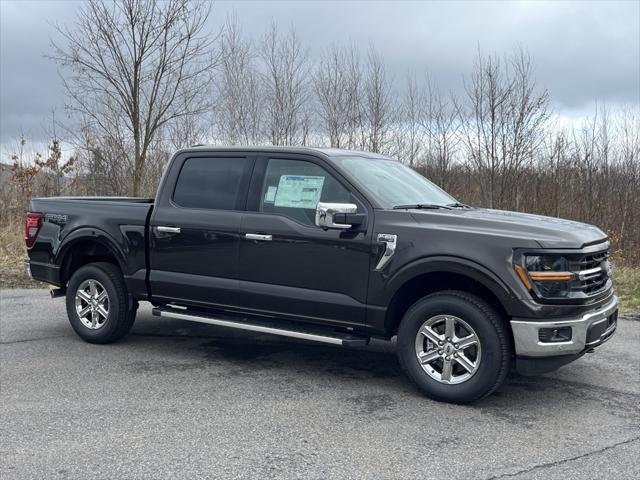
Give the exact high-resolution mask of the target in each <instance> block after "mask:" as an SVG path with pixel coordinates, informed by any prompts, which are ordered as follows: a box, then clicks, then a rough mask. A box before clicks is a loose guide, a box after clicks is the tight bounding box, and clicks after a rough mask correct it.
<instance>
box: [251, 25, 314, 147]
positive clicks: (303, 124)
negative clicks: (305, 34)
mask: <svg viewBox="0 0 640 480" xmlns="http://www.w3.org/2000/svg"><path fill="white" fill-rule="evenodd" d="M260 53H261V57H262V60H263V62H264V73H263V80H264V83H265V87H266V88H265V91H264V98H263V101H264V103H265V107H266V112H265V129H266V131H267V134H268V136H269V138H270V140H271V143H272V144H273V145H295V144H299V143H304V139H305V138H306V135H307V134H308V120H309V117H308V115H307V112H306V109H305V102H306V101H307V100H308V96H309V91H308V90H309V88H308V85H307V79H308V77H309V68H308V62H307V54H306V52H305V51H304V49H303V47H302V44H301V42H300V38H299V37H298V34H297V33H296V31H295V30H294V29H293V28H291V30H289V32H288V33H287V34H285V35H284V36H281V35H280V34H279V33H278V27H277V25H276V24H275V23H273V24H272V25H271V28H270V30H269V31H268V32H267V33H266V35H265V36H264V38H263V40H262V45H261V52H260Z"/></svg>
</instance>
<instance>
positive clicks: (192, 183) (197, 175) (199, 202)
mask: <svg viewBox="0 0 640 480" xmlns="http://www.w3.org/2000/svg"><path fill="white" fill-rule="evenodd" d="M246 162H247V159H246V158H189V159H187V160H186V161H185V162H184V164H183V165H182V170H180V175H179V176H178V181H177V182H176V188H175V190H174V193H173V201H174V202H175V203H176V204H178V205H180V206H181V207H187V208H208V209H214V210H235V208H236V204H237V198H238V191H239V189H240V180H241V179H242V174H243V172H244V168H245V166H246Z"/></svg>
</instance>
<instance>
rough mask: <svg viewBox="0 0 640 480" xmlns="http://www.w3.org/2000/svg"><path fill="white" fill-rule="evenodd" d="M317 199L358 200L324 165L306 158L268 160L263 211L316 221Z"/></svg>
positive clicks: (330, 200) (301, 220)
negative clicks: (308, 160)
mask: <svg viewBox="0 0 640 480" xmlns="http://www.w3.org/2000/svg"><path fill="white" fill-rule="evenodd" d="M318 202H332V203H355V204H356V205H358V204H359V203H358V202H357V201H356V200H355V197H354V196H353V195H352V194H351V193H350V192H349V191H348V190H347V189H346V188H345V187H343V186H342V184H340V182H338V181H337V180H336V179H335V178H334V177H333V176H332V175H331V174H329V173H328V172H327V171H326V170H325V169H324V168H322V167H320V166H319V165H316V164H315V163H311V162H306V161H304V160H275V159H272V160H269V163H268V165H267V171H266V173H265V181H264V185H263V187H262V194H261V197H260V211H261V212H266V213H276V214H280V215H285V216H287V217H290V218H293V219H294V220H297V221H299V222H301V223H304V224H307V225H315V216H316V205H317V204H318Z"/></svg>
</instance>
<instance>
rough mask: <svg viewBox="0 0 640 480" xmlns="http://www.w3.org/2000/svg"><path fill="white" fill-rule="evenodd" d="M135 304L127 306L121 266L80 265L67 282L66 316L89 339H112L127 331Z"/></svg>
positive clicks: (106, 340)
mask: <svg viewBox="0 0 640 480" xmlns="http://www.w3.org/2000/svg"><path fill="white" fill-rule="evenodd" d="M135 315H136V308H135V306H132V307H129V299H128V295H127V288H126V285H125V283H124V279H123V278H122V273H121V272H120V269H119V268H118V267H117V266H115V265H113V264H111V263H106V262H98V263H90V264H88V265H85V266H83V267H81V268H79V269H78V270H77V271H76V272H75V273H74V274H73V275H72V276H71V280H69V285H68V286H67V316H68V317H69V322H70V323H71V326H72V327H73V329H74V330H75V332H76V333H77V334H78V335H79V336H80V337H81V338H82V339H84V340H86V341H87V342H90V343H111V342H115V341H116V340H119V339H120V338H122V337H123V336H124V335H126V334H127V332H129V330H130V329H131V326H132V325H133V322H134V320H135Z"/></svg>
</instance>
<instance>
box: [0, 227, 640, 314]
mask: <svg viewBox="0 0 640 480" xmlns="http://www.w3.org/2000/svg"><path fill="white" fill-rule="evenodd" d="M20 228H21V227H15V228H6V229H3V230H2V231H1V232H0V288H45V287H46V286H47V285H46V284H44V283H40V282H34V281H31V280H29V278H28V277H27V275H26V274H25V272H24V267H23V264H22V262H23V259H24V258H25V256H26V252H25V250H24V240H23V238H22V235H21V234H20V233H21V230H20ZM16 232H19V233H16ZM613 282H614V287H615V289H616V295H618V297H619V298H620V310H621V312H622V313H640V268H632V267H621V268H617V269H615V270H614V271H613Z"/></svg>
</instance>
